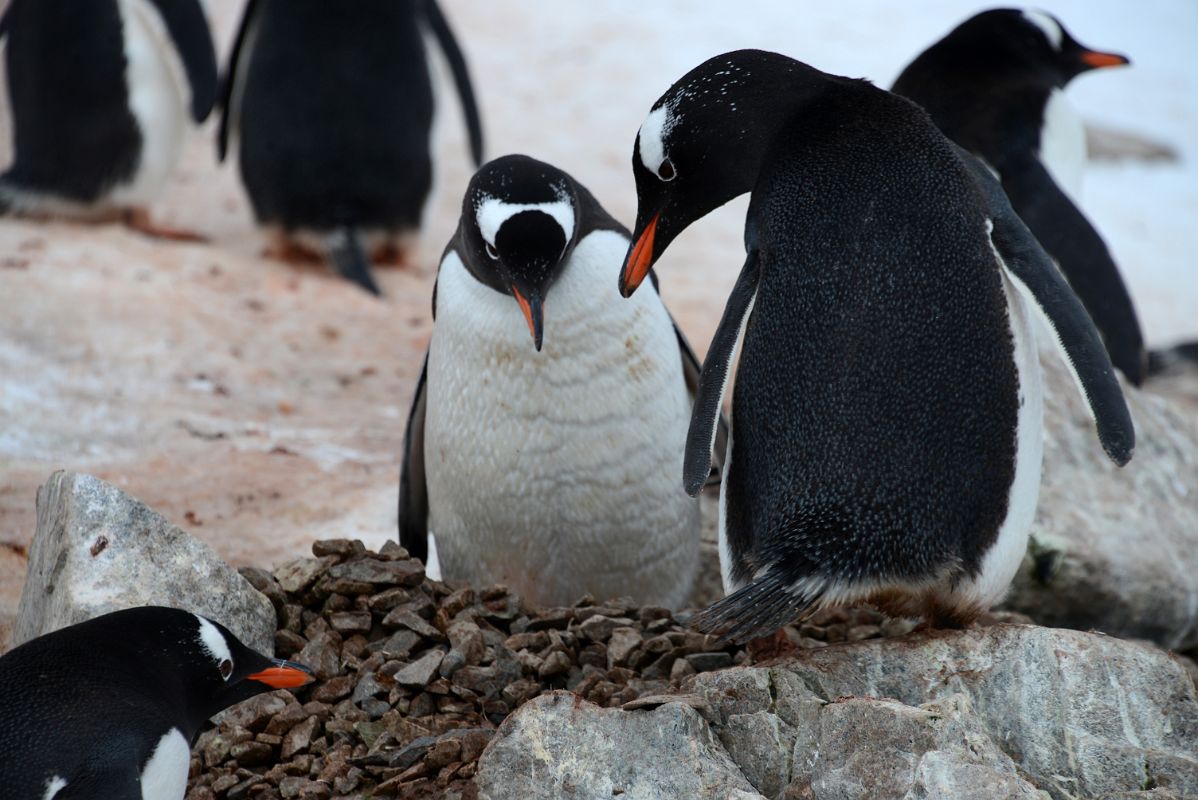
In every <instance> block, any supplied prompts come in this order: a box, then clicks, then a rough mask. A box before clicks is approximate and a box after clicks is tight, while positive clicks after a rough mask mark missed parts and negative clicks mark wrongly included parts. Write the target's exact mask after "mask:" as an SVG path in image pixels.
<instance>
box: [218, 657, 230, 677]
mask: <svg viewBox="0 0 1198 800" xmlns="http://www.w3.org/2000/svg"><path fill="white" fill-rule="evenodd" d="M232 674H233V662H232V661H230V660H229V659H227V658H226V659H224V660H222V661H221V662H220V676H221V677H222V678H224V679H225V680H229V677H230V676H231V675H232Z"/></svg>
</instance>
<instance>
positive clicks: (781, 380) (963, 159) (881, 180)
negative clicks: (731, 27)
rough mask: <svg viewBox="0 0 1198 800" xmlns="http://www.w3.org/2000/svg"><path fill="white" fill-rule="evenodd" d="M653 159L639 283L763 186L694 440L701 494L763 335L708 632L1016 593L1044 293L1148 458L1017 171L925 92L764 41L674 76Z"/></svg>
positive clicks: (1071, 353)
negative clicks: (849, 609) (998, 165)
mask: <svg viewBox="0 0 1198 800" xmlns="http://www.w3.org/2000/svg"><path fill="white" fill-rule="evenodd" d="M632 163H633V172H634V174H635V178H636V187H637V196H638V211H637V219H636V229H635V235H634V237H633V238H634V241H635V244H634V245H633V247H632V248H631V249H630V250H629V253H628V257H627V260H626V263H625V267H624V269H623V271H622V273H621V276H620V288H621V290H622V292H623V293H624V294H625V295H629V294H631V293H632V292H633V291H635V289H636V287H637V285H638V284H640V283H641V281H642V280H643V278H644V277H645V275H646V274H647V273H648V271H649V269H650V268H651V267H652V265H653V263H654V262H655V261H656V260H657V259H658V258H659V257H660V256H661V254H662V252H663V251H664V250H665V249H666V248H667V247H668V246H669V244H670V242H671V241H673V239H674V237H675V236H677V235H678V234H679V233H680V232H681V231H682V230H683V229H684V228H686V227H687V226H688V225H690V224H691V223H692V222H694V221H695V220H696V219H698V218H699V217H702V216H703V215H704V214H706V213H708V212H709V211H711V210H712V209H714V208H716V207H718V206H720V205H722V204H724V203H726V202H728V201H729V200H731V199H732V198H734V197H736V196H737V195H740V194H743V193H745V192H751V193H752V194H751V200H750V203H749V211H748V216H747V218H746V220H745V247H746V250H747V252H748V256H747V258H746V260H745V263H744V267H743V268H742V270H741V273H740V276H739V278H738V279H737V281H736V284H735V287H734V288H733V290H732V295H731V297H730V298H729V300H728V304H727V306H726V308H725V309H724V315H723V318H722V319H721V321H720V323H719V326H718V328H717V329H716V333H715V335H714V337H713V339H712V343H711V347H710V349H709V351H708V355H707V359H706V361H705V362H704V364H703V372H702V376H701V378H700V383H699V391H698V394H697V396H696V398H695V406H694V415H693V416H692V418H691V424H690V430H689V433H688V438H687V445H686V458H685V467H684V473H683V478H684V483H685V487H686V490H687V491H688V492H689V493H691V494H695V493H697V492H698V490H699V488H700V487H701V486H702V484H703V479H704V478H705V477H706V475H707V470H708V464H709V459H710V456H711V452H712V446H713V441H714V436H713V432H714V431H715V420H716V414H717V412H718V410H719V408H720V404H721V402H722V399H723V395H724V391H725V388H726V387H727V385H728V379H729V377H730V375H731V371H732V365H733V364H734V363H735V361H736V354H737V353H739V354H740V362H739V368H738V369H737V370H736V381H735V389H734V391H733V398H732V425H731V428H732V430H731V434H730V436H729V437H728V439H729V445H728V447H729V449H728V452H727V456H726V458H725V461H724V464H725V469H724V475H723V482H722V484H721V495H720V556H721V559H720V561H721V568H722V571H723V577H724V585H725V589H726V591H727V592H728V596H727V597H725V598H724V599H723V600H721V601H719V602H717V603H716V604H714V605H713V606H711V607H710V608H708V609H706V610H705V611H704V612H702V613H701V614H700V615H699V616H697V617H696V625H697V627H698V628H699V629H700V630H703V631H707V632H714V633H718V634H720V635H723V636H726V637H728V638H730V639H732V640H736V641H746V640H748V639H751V638H753V637H756V636H760V635H765V634H769V633H771V632H773V631H775V630H776V629H777V628H778V627H779V626H781V625H783V624H785V623H787V622H789V621H791V620H793V619H795V618H797V617H801V616H802V615H804V614H806V613H808V612H810V611H812V610H815V609H817V608H820V607H822V606H828V605H834V604H842V603H856V602H872V603H874V604H876V605H878V606H879V607H880V608H882V610H884V611H886V612H888V613H892V614H899V615H912V616H914V615H923V616H926V617H927V618H929V621H930V622H931V623H932V624H938V625H944V624H962V623H964V622H967V621H969V620H970V619H971V618H973V617H975V616H976V615H978V614H979V613H981V612H984V611H985V610H986V609H987V608H988V607H989V606H990V605H991V604H992V603H993V602H994V601H995V600H997V599H998V598H999V597H1001V595H1002V594H1003V592H1004V591H1005V589H1006V587H1007V584H1008V582H1009V581H1010V579H1011V577H1012V575H1013V574H1014V572H1015V569H1016V567H1017V565H1018V564H1019V561H1020V558H1021V556H1022V555H1023V551H1024V548H1025V543H1026V539H1027V534H1028V529H1029V527H1030V525H1031V523H1032V516H1033V512H1034V511H1035V506H1036V498H1037V494H1038V490H1039V482H1040V455H1041V438H1042V430H1041V394H1040V367H1039V362H1038V361H1037V355H1036V347H1035V343H1034V341H1033V340H1032V335H1033V333H1032V328H1031V326H1030V324H1029V322H1030V316H1031V313H1032V310H1033V309H1035V308H1038V309H1039V310H1040V311H1041V312H1043V315H1044V316H1045V317H1046V319H1047V321H1048V323H1049V325H1050V326H1051V329H1052V330H1053V331H1054V332H1055V335H1056V337H1057V338H1058V340H1059V342H1060V343H1061V344H1062V345H1063V348H1064V354H1065V358H1066V361H1067V362H1068V363H1069V364H1070V366H1071V367H1072V368H1073V370H1074V374H1075V376H1076V377H1077V379H1078V381H1079V383H1080V386H1081V388H1082V392H1083V394H1084V395H1085V397H1086V399H1087V401H1088V403H1089V406H1090V409H1091V411H1092V412H1093V414H1094V416H1095V417H1096V420H1097V428H1098V437H1099V440H1100V441H1101V443H1102V446H1103V448H1104V449H1105V450H1106V452H1107V454H1108V455H1109V456H1110V457H1111V458H1112V459H1113V460H1114V461H1115V462H1116V463H1118V464H1124V463H1126V462H1127V460H1128V459H1129V458H1130V456H1131V452H1132V447H1133V443H1134V436H1135V434H1134V430H1133V428H1132V422H1131V418H1130V416H1129V414H1128V411H1127V407H1126V405H1125V404H1124V400H1123V395H1122V392H1121V391H1120V388H1119V383H1118V381H1117V380H1116V378H1115V375H1114V372H1113V371H1112V368H1111V365H1110V361H1109V360H1108V359H1107V355H1106V351H1105V350H1104V349H1103V347H1102V343H1101V340H1100V339H1099V338H1098V334H1097V332H1096V331H1095V330H1094V327H1093V325H1092V324H1091V323H1090V320H1089V317H1088V316H1087V315H1086V312H1085V309H1084V308H1083V307H1082V306H1081V304H1080V303H1079V302H1078V300H1077V298H1076V296H1075V295H1074V294H1073V293H1072V292H1071V291H1070V290H1069V287H1068V285H1067V284H1066V283H1065V282H1064V279H1063V278H1061V276H1060V274H1059V273H1058V272H1057V270H1056V269H1055V268H1054V267H1053V265H1052V262H1051V261H1050V260H1049V258H1048V257H1047V256H1046V255H1045V253H1044V251H1043V249H1041V247H1040V246H1039V244H1038V243H1037V242H1036V240H1035V238H1034V237H1033V236H1032V235H1031V234H1030V233H1029V232H1028V230H1027V228H1026V227H1025V226H1024V225H1023V223H1022V222H1021V221H1020V220H1019V217H1018V216H1016V215H1015V213H1014V212H1013V211H1012V210H1011V208H1010V205H1009V204H1008V202H1007V200H1006V198H1005V196H1004V195H1003V193H1002V189H1001V187H999V185H998V184H997V182H996V181H994V179H993V178H992V176H991V175H990V174H989V173H988V172H986V170H985V169H984V168H983V167H981V166H980V165H979V164H978V163H977V162H976V160H975V159H973V158H972V157H971V156H969V155H968V154H967V153H965V151H964V150H961V149H960V148H957V147H956V146H955V145H953V144H952V142H950V141H949V140H948V139H946V138H945V137H944V136H943V135H942V134H941V133H940V132H939V131H938V130H937V129H936V127H935V126H934V125H933V124H932V122H931V120H929V119H928V116H927V114H925V113H924V112H923V111H922V110H921V109H920V108H919V107H918V106H916V105H915V104H914V103H911V102H910V101H908V100H905V99H903V98H901V97H898V96H896V95H893V94H890V93H888V92H885V91H883V90H881V89H877V88H875V87H874V86H872V85H870V84H869V83H867V82H865V81H860V80H852V79H849V78H842V77H837V76H834V75H828V74H825V73H822V72H819V71H818V70H815V69H813V68H811V67H809V66H807V65H805V64H802V63H800V62H798V61H794V60H792V59H790V58H787V57H785V56H781V55H778V54H776V53H767V52H762V51H757V50H742V51H738V52H733V53H728V54H725V55H721V56H717V57H715V58H713V59H711V60H710V61H707V62H706V63H704V64H702V65H700V66H699V67H697V68H695V69H694V70H692V71H691V72H690V73H688V74H687V75H685V76H684V77H682V78H681V79H680V80H679V81H678V82H677V83H675V84H674V85H673V86H672V87H670V89H669V90H668V91H667V92H666V93H665V94H664V95H663V96H662V97H661V99H659V100H658V101H657V102H656V103H655V104H654V105H653V107H652V110H651V111H650V112H649V114H648V116H647V117H646V119H645V121H644V123H643V124H642V126H641V128H640V131H639V133H638V135H637V138H636V142H635V145H634V149H633V156H632ZM622 335H624V334H623V333H621V336H622Z"/></svg>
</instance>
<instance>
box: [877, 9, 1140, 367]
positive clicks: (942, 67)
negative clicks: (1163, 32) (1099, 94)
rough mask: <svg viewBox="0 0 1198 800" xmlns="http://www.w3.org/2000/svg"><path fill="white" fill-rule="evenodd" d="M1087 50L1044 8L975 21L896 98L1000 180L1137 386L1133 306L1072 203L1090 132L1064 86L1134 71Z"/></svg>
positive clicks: (936, 52)
mask: <svg viewBox="0 0 1198 800" xmlns="http://www.w3.org/2000/svg"><path fill="white" fill-rule="evenodd" d="M1127 63H1128V60H1127V58H1125V57H1124V56H1121V55H1116V54H1114V53H1102V52H1098V51H1096V50H1091V49H1090V48H1088V47H1085V46H1083V45H1081V44H1078V42H1077V41H1076V40H1075V39H1074V38H1073V37H1072V36H1070V35H1069V32H1068V31H1067V30H1065V28H1064V27H1063V26H1062V25H1061V23H1060V22H1059V21H1057V20H1056V18H1054V17H1052V16H1050V15H1048V14H1045V13H1043V12H1040V11H1018V10H1016V9H995V10H992V11H985V12H982V13H981V14H978V15H977V16H975V17H972V18H970V19H968V20H966V21H965V22H963V23H962V24H961V25H959V26H957V27H956V28H955V29H954V30H953V31H952V32H950V33H949V34H948V35H947V36H945V37H944V38H943V39H941V40H940V41H939V42H937V43H936V44H934V45H932V46H931V47H929V48H928V49H927V50H925V51H924V52H923V53H922V54H920V56H919V57H918V58H916V59H915V60H914V61H913V62H911V64H910V65H909V66H908V67H907V68H906V69H904V70H903V72H902V74H901V75H899V77H898V80H896V81H895V83H894V88H893V91H894V92H895V93H896V94H901V95H903V96H904V97H908V98H910V99H912V100H914V101H915V102H916V103H919V104H920V105H921V106H923V107H924V108H925V109H926V110H927V112H928V113H929V114H931V115H932V120H933V121H934V122H935V123H936V125H937V126H939V128H940V130H941V131H943V132H944V134H945V135H946V136H948V137H949V138H950V139H952V140H953V141H955V142H956V143H957V144H959V145H961V146H962V147H964V148H965V149H966V150H968V151H970V152H971V153H973V154H974V155H976V156H978V157H979V158H981V159H982V161H984V162H985V163H986V165H987V166H989V167H990V168H992V169H993V170H994V171H995V172H997V173H998V176H999V178H1000V179H1001V181H1002V185H1003V189H1004V190H1005V191H1006V193H1007V196H1008V197H1009V198H1010V199H1011V205H1012V207H1014V209H1015V213H1017V214H1018V215H1019V216H1020V218H1022V219H1023V221H1024V222H1025V223H1026V224H1027V226H1028V228H1030V229H1031V231H1032V233H1033V234H1035V236H1036V238H1037V239H1039V240H1040V243H1041V244H1042V245H1043V246H1044V249H1045V250H1047V251H1048V254H1049V255H1050V256H1052V258H1053V259H1054V260H1055V261H1056V262H1057V264H1058V265H1059V266H1060V268H1061V271H1062V272H1064V273H1065V277H1066V278H1067V279H1068V280H1069V285H1070V286H1071V287H1073V290H1074V291H1075V292H1076V293H1077V295H1078V297H1079V298H1080V299H1081V301H1082V303H1083V304H1084V305H1085V307H1086V310H1087V311H1088V312H1089V313H1090V317H1091V318H1092V319H1093V320H1094V324H1095V325H1096V326H1097V327H1098V331H1099V333H1101V334H1102V337H1103V340H1104V342H1105V343H1106V348H1107V352H1108V353H1109V354H1110V357H1111V361H1112V362H1113V363H1114V365H1115V366H1116V367H1118V368H1119V369H1120V370H1121V371H1122V372H1123V374H1124V375H1125V376H1127V379H1128V380H1129V381H1131V382H1132V383H1134V384H1136V385H1139V384H1140V383H1142V382H1143V380H1144V377H1145V374H1146V370H1147V365H1148V364H1147V353H1146V352H1145V349H1144V337H1143V335H1142V334H1141V332H1140V323H1139V320H1138V319H1137V318H1136V311H1135V307H1134V306H1133V305H1132V301H1131V296H1130V295H1129V294H1128V292H1127V287H1126V286H1124V284H1123V279H1122V277H1121V276H1120V274H1119V268H1118V267H1117V266H1116V265H1115V262H1114V260H1113V259H1112V258H1111V254H1110V252H1109V251H1108V250H1107V247H1106V244H1105V243H1104V242H1103V241H1102V237H1100V236H1099V235H1098V232H1097V231H1096V230H1094V227H1093V226H1092V225H1091V224H1090V221H1089V220H1087V219H1086V217H1085V216H1084V215H1083V214H1082V212H1081V211H1080V210H1079V209H1078V208H1077V206H1076V205H1074V201H1073V200H1072V199H1071V197H1070V195H1073V196H1074V197H1076V196H1077V194H1078V189H1079V187H1080V182H1081V170H1082V167H1083V166H1084V163H1085V159H1086V140H1085V131H1084V129H1083V127H1082V123H1081V120H1080V119H1079V118H1078V117H1077V115H1076V114H1075V113H1074V112H1073V111H1072V110H1071V109H1070V108H1069V105H1068V103H1067V101H1066V100H1065V99H1064V94H1063V90H1064V88H1065V86H1066V84H1068V83H1069V82H1070V81H1071V80H1073V79H1074V78H1075V77H1077V76H1078V75H1080V74H1082V73H1085V72H1089V71H1090V70H1094V69H1101V68H1104V67H1116V66H1121V65H1124V64H1127Z"/></svg>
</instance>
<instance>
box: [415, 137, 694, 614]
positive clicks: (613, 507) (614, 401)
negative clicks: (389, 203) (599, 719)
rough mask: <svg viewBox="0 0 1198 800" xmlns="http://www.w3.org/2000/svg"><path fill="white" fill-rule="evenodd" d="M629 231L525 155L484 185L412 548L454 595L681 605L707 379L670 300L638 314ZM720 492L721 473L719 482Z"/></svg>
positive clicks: (468, 228) (468, 221) (439, 295)
mask: <svg viewBox="0 0 1198 800" xmlns="http://www.w3.org/2000/svg"><path fill="white" fill-rule="evenodd" d="M628 244H629V238H628V231H627V230H626V229H625V228H624V227H623V226H622V225H620V224H619V223H618V222H616V221H615V220H614V219H613V218H612V217H611V216H610V215H608V213H607V212H606V211H604V209H603V207H602V206H600V205H599V203H598V201H597V200H596V199H595V198H594V196H593V195H592V194H591V193H590V192H589V191H587V189H586V187H584V186H582V185H581V184H579V183H578V182H577V181H575V180H574V179H573V178H572V177H570V176H569V175H567V174H566V173H565V172H563V171H562V170H560V169H557V168H556V167H553V166H550V165H549V164H545V163H542V162H540V161H536V160H534V159H531V158H528V157H527V156H519V155H512V156H505V157H503V158H499V159H496V160H494V161H491V162H490V163H488V164H486V165H485V166H483V167H482V169H480V170H479V171H478V173H477V174H475V176H474V177H473V179H472V180H471V181H470V185H469V187H468V188H467V190H466V195H465V198H464V200H463V202H462V216H461V221H460V223H459V225H458V229H457V232H456V234H455V235H454V237H453V239H452V240H451V241H450V242H449V246H448V247H447V248H446V250H445V255H444V257H443V258H442V261H441V266H440V271H439V272H438V275H437V284H436V287H435V289H434V293H433V316H434V319H435V324H434V326H433V333H432V338H431V340H430V342H429V348H428V354H427V356H426V358H425V364H424V370H423V372H422V374H421V377H420V382H419V384H418V385H417V389H416V395H415V399H414V401H413V404H412V412H411V416H410V418H409V421H408V429H407V436H406V443H405V454H404V462H403V471H402V475H401V478H400V503H399V538H400V543H401V544H403V545H404V547H406V548H407V549H408V550H409V552H411V553H413V554H414V555H416V556H418V557H420V558H424V559H425V560H426V561H427V560H431V558H432V552H430V550H429V548H428V546H427V543H428V542H429V541H430V540H431V539H432V538H433V536H434V534H435V541H434V546H435V554H436V558H437V561H438V562H439V565H440V572H441V574H442V576H443V577H444V578H446V579H452V580H460V581H470V582H472V583H475V584H487V583H496V582H498V583H504V584H507V585H508V586H511V587H512V588H514V589H516V590H517V591H518V592H520V593H521V595H523V596H524V597H525V598H527V599H529V600H530V601H532V602H534V603H539V604H542V605H566V604H569V603H571V602H573V601H574V600H576V599H577V598H578V597H579V596H580V595H582V594H583V593H585V592H590V593H591V594H593V595H595V596H596V597H618V596H632V597H635V598H637V599H638V600H639V601H642V602H645V603H650V604H658V605H666V606H671V607H678V606H679V605H680V604H682V603H683V602H684V601H685V599H686V597H687V595H688V593H689V591H690V589H691V584H692V581H693V579H694V576H695V573H696V570H697V568H698V555H699V507H698V504H697V503H696V501H695V500H693V499H691V498H690V497H687V496H686V495H685V494H683V493H682V492H680V491H678V483H677V475H678V470H679V469H680V468H681V466H682V452H683V444H684V442H685V439H686V428H687V423H688V421H689V419H690V394H689V391H690V387H693V386H694V385H695V384H696V382H697V380H698V376H699V364H698V361H697V360H696V359H695V356H694V354H693V353H692V352H691V350H690V347H689V346H688V345H687V343H686V340H685V339H684V338H683V336H682V334H681V332H680V331H679V330H678V328H677V326H676V325H675V324H674V321H673V320H672V319H671V317H670V314H669V312H668V311H667V310H666V307H665V305H664V304H663V303H662V301H661V298H660V296H659V295H658V293H657V291H655V290H654V291H648V292H642V293H641V294H640V295H638V296H637V297H636V298H635V300H634V302H632V303H626V302H624V301H622V300H621V299H620V296H619V294H618V293H617V292H616V278H617V276H618V275H619V272H620V265H621V264H622V260H623V257H624V254H625V253H626V252H627V251H628ZM705 477H706V476H705Z"/></svg>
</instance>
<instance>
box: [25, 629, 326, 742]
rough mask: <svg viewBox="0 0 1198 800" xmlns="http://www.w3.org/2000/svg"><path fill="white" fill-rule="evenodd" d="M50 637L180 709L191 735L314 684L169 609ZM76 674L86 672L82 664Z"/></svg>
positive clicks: (294, 668) (288, 665) (299, 671)
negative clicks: (227, 713) (257, 700)
mask: <svg viewBox="0 0 1198 800" xmlns="http://www.w3.org/2000/svg"><path fill="white" fill-rule="evenodd" d="M50 636H54V637H76V638H75V641H79V640H80V639H82V646H83V647H84V648H85V649H86V650H88V651H90V652H94V653H96V659H97V660H96V663H97V664H102V665H103V668H104V669H106V670H111V669H113V667H114V663H113V662H114V658H113V656H115V660H117V661H119V662H121V664H119V665H117V666H119V667H121V673H120V674H121V676H122V677H124V679H126V680H129V681H133V682H134V684H135V687H134V688H135V689H136V690H138V691H139V693H141V694H144V695H145V696H147V697H151V698H162V699H163V701H164V702H170V703H173V704H179V705H182V706H183V712H184V718H185V721H186V724H188V725H189V726H190V730H189V731H187V733H189V734H190V735H194V734H195V733H196V732H198V730H199V729H200V727H201V726H202V725H203V723H204V720H206V719H208V718H209V717H211V716H213V715H214V714H216V713H217V712H219V711H222V710H224V709H226V708H228V707H229V706H232V705H234V704H236V703H239V702H241V701H242V700H247V699H249V698H250V697H253V696H254V695H257V694H261V693H263V692H269V691H272V690H274V689H286V688H295V687H299V686H303V685H304V684H306V683H309V682H311V681H312V680H313V676H312V673H311V671H310V670H309V669H308V668H307V667H304V666H301V665H299V664H295V663H292V662H289V661H283V660H281V659H274V658H268V657H267V656H264V655H262V654H261V653H258V652H256V651H254V650H251V649H250V648H248V647H246V646H245V645H244V644H242V643H241V642H240V641H239V640H238V639H237V637H236V636H234V635H233V634H232V633H230V632H229V630H228V629H227V628H225V627H224V626H223V625H221V624H220V623H218V622H213V621H212V620H209V619H206V618H204V617H200V616H198V615H196V614H191V613H189V612H186V611H180V610H178V609H174V608H163V607H160V606H144V607H141V608H131V609H127V610H125V611H116V612H113V613H111V614H105V615H103V616H100V617H96V618H95V619H91V620H88V621H87V622H82V623H79V624H78V625H73V626H71V627H69V628H64V629H62V630H60V631H56V632H54V633H52V634H50ZM43 638H45V637H43ZM38 641H40V640H34V642H30V644H36V642H38ZM47 652H53V649H48V650H47ZM101 653H103V654H104V655H101ZM77 668H78V669H86V668H87V664H86V663H85V664H80V665H78V666H77ZM183 721H184V720H180V722H183Z"/></svg>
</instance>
